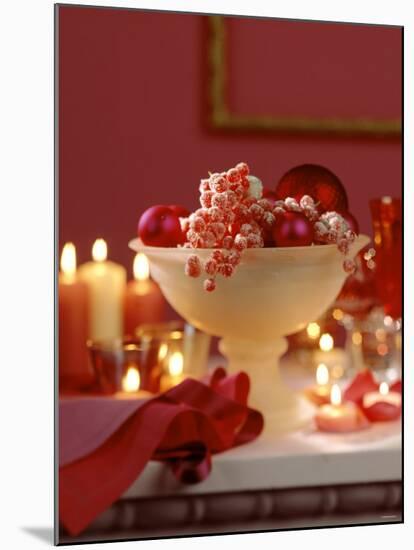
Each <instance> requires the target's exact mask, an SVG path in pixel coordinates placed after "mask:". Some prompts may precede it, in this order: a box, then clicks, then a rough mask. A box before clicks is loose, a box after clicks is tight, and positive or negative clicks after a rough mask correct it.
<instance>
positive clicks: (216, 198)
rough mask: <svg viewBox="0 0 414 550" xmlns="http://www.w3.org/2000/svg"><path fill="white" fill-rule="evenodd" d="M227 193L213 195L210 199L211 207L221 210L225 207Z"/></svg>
mask: <svg viewBox="0 0 414 550" xmlns="http://www.w3.org/2000/svg"><path fill="white" fill-rule="evenodd" d="M226 194H227V193H214V195H213V196H212V199H211V205H212V206H215V207H216V208H220V210H223V209H224V208H225V207H226V205H227V197H226Z"/></svg>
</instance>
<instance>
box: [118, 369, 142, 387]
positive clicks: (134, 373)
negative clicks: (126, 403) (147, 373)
mask: <svg viewBox="0 0 414 550" xmlns="http://www.w3.org/2000/svg"><path fill="white" fill-rule="evenodd" d="M140 385H141V376H140V374H139V371H138V369H137V368H136V367H129V368H128V370H127V372H126V375H125V376H124V377H123V379H122V389H123V391H125V392H128V393H132V392H136V391H138V390H139V387H140Z"/></svg>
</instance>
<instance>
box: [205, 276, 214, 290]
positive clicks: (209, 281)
mask: <svg viewBox="0 0 414 550" xmlns="http://www.w3.org/2000/svg"><path fill="white" fill-rule="evenodd" d="M203 286H204V290H206V291H207V292H213V290H215V289H216V281H215V280H214V279H206V280H205V281H204V283H203Z"/></svg>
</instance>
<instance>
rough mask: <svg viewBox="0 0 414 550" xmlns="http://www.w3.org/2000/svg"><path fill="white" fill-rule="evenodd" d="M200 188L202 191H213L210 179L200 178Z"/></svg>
mask: <svg viewBox="0 0 414 550" xmlns="http://www.w3.org/2000/svg"><path fill="white" fill-rule="evenodd" d="M198 190H199V191H200V193H204V191H211V188H210V180H208V179H202V180H200V185H199V187H198Z"/></svg>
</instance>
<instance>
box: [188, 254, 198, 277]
mask: <svg viewBox="0 0 414 550" xmlns="http://www.w3.org/2000/svg"><path fill="white" fill-rule="evenodd" d="M201 269H202V267H201V262H200V259H199V257H198V256H196V255H195V254H191V256H188V258H187V261H186V263H185V274H186V275H188V276H189V277H199V276H200V275H201Z"/></svg>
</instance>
